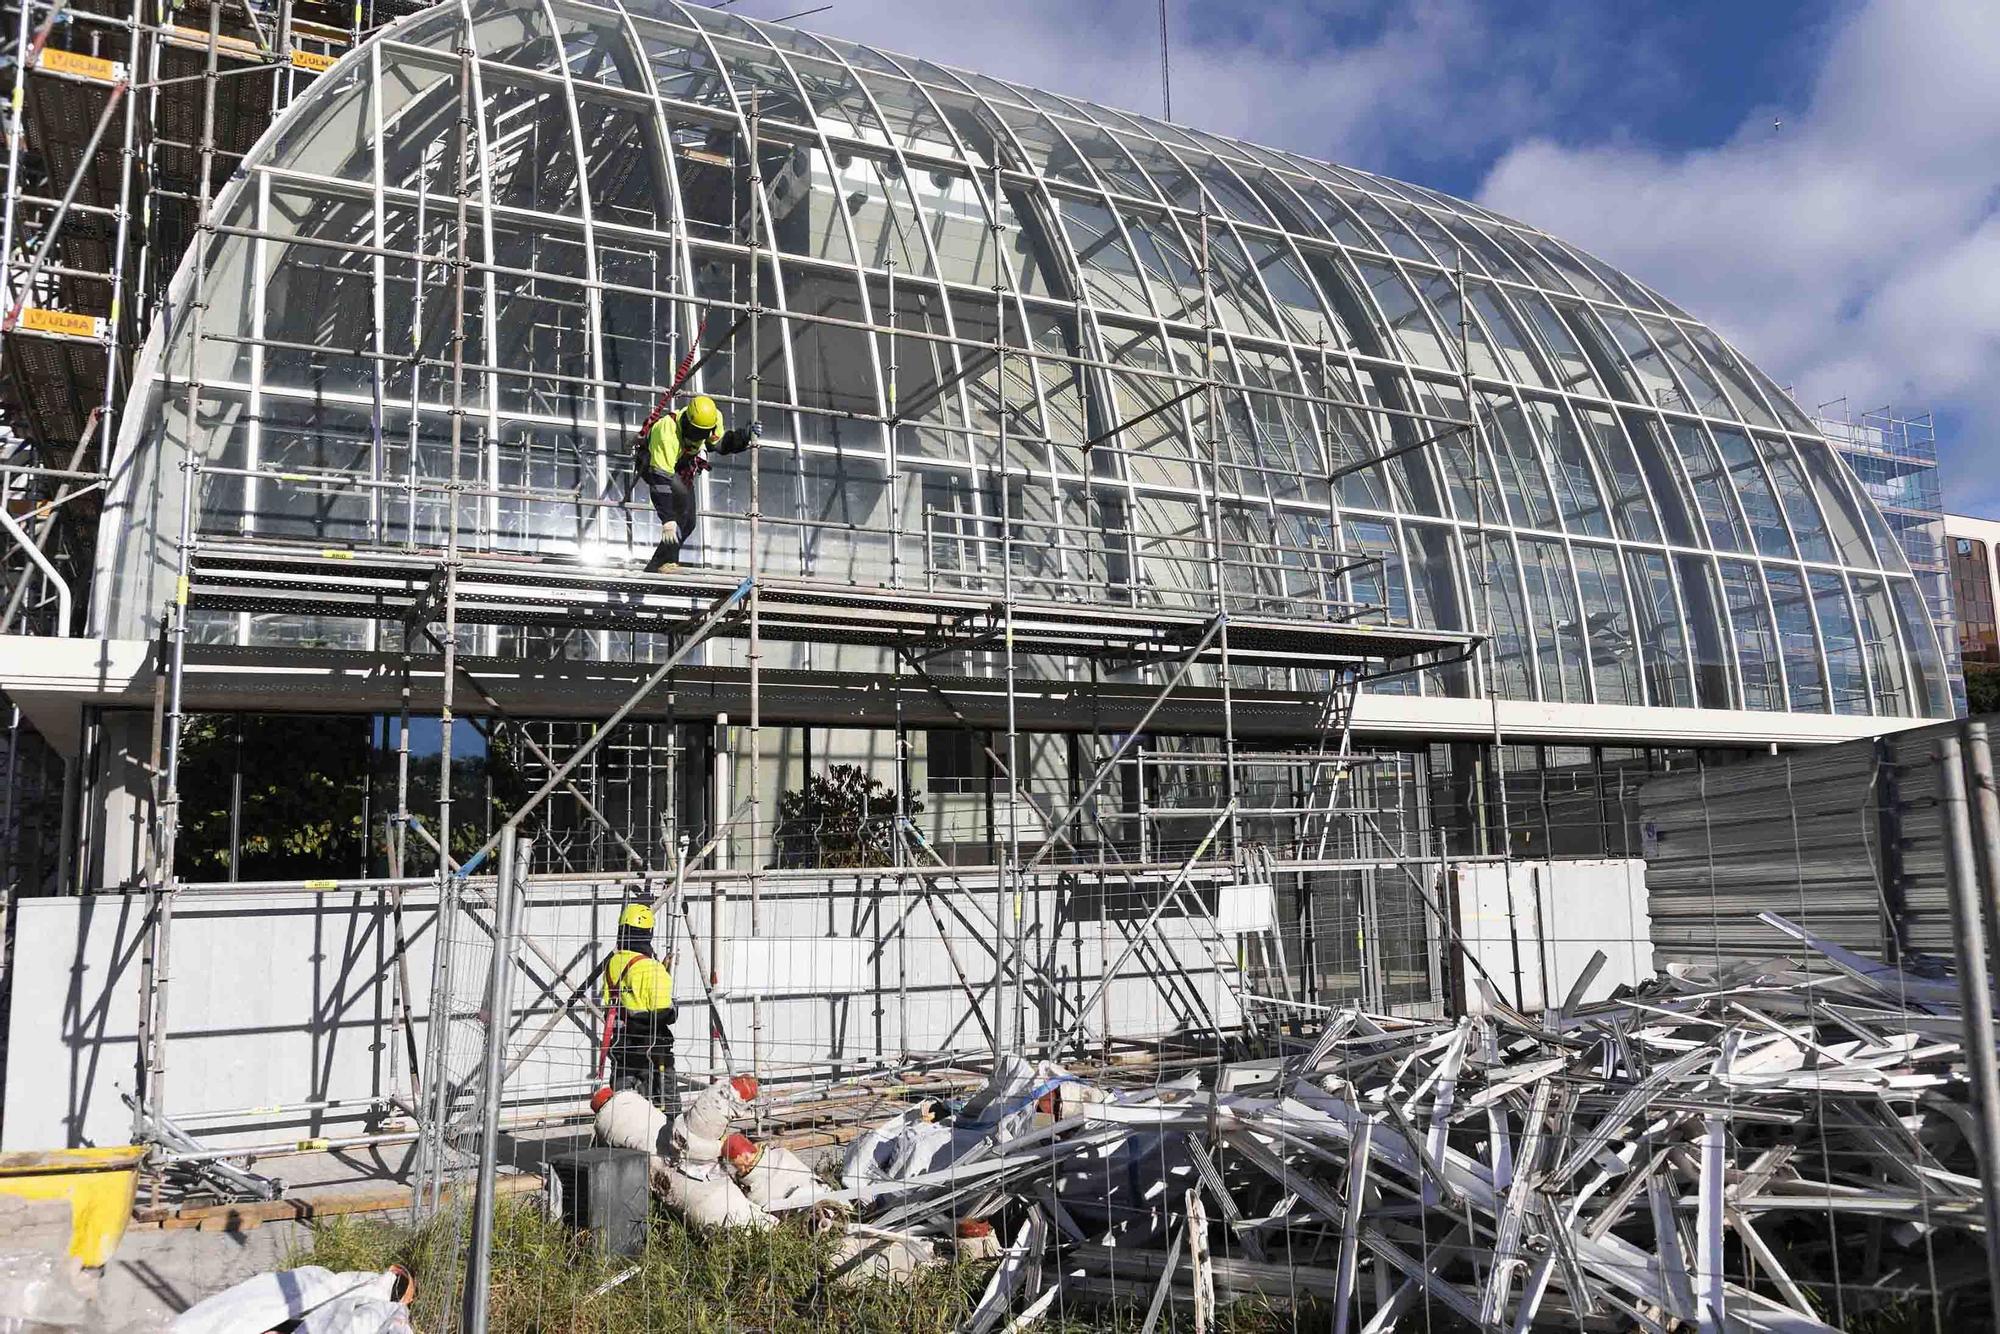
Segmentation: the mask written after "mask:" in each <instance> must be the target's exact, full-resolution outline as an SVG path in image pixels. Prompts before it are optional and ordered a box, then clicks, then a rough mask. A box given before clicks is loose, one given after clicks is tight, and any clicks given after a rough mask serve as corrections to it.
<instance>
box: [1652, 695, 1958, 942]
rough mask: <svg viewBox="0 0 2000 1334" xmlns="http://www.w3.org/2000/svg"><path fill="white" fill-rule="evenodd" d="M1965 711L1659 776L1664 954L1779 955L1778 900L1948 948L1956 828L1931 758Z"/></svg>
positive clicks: (1823, 930)
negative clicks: (1898, 926)
mask: <svg viewBox="0 0 2000 1334" xmlns="http://www.w3.org/2000/svg"><path fill="white" fill-rule="evenodd" d="M1959 726H1960V724H1959V723H1957V722H1948V723H1937V724H1933V725H1931V726H1928V727H1921V728H1914V729H1911V730H1909V731H1904V732H1894V733H1890V734H1888V735H1886V736H1882V737H1877V738H1872V739H1868V740H1862V741H1851V742H1845V743H1842V744H1840V745H1836V746H1826V747H1822V748H1820V749H1817V750H1808V751H1798V752H1795V753H1791V754H1786V755H1776V756H1771V757H1768V758H1764V759H1757V760H1750V761H1746V762H1744V763H1741V764H1733V765H1725V766H1720V767H1711V768H1704V769H1701V770H1698V771H1695V772H1691V773H1686V774H1674V775H1670V776H1665V777H1661V778H1656V779H1654V780H1653V781H1652V782H1650V783H1647V784H1646V785H1645V786H1644V787H1643V788H1641V789H1640V790H1639V795H1638V810H1639V824H1640V831H1641V842H1642V848H1643V851H1644V853H1645V857H1646V863H1647V866H1646V883H1647V887H1648V889H1649V891H1650V893H1651V898H1652V915H1653V943H1654V945H1655V946H1656V947H1657V949H1658V957H1659V960H1660V962H1661V963H1663V964H1664V963H1669V962H1673V961H1676V960H1700V961H1705V962H1714V961H1717V960H1722V959H1731V958H1736V959H1746V958H1747V959H1756V958H1768V957H1773V956H1776V955H1781V954H1784V953H1786V949H1785V945H1786V942H1785V940H1784V938H1783V937H1781V936H1779V935H1778V934H1777V933H1776V932H1775V931H1772V930H1771V929H1770V928H1769V927H1767V926H1765V925H1764V924H1763V923H1761V922H1759V921H1758V920H1757V914H1758V913H1760V912H1777V913H1781V914H1783V915H1784V916H1786V917H1789V918H1791V919H1792V920H1794V921H1796V922H1798V923H1800V924H1801V925H1803V926H1805V927H1806V928H1807V929H1809V930H1811V931H1813V932H1815V933H1817V934H1819V935H1821V936H1824V937H1826V938H1828V939H1830V940H1833V941H1837V942H1838V943H1840V944H1842V945H1845V946H1847V947H1848V948H1850V949H1854V950H1859V951H1862V952H1864V953H1867V954H1871V955H1878V956H1879V955H1882V954H1884V953H1885V951H1886V949H1887V947H1888V921H1889V918H1888V911H1887V905H1888V904H1889V903H1890V901H1891V899H1892V897H1893V893H1892V892H1893V891H1894V890H1896V889H1898V888H1900V897H1901V899H1902V903H1903V908H1902V915H1901V919H1902V923H1903V938H1904V941H1905V942H1906V944H1907V947H1908V948H1909V949H1910V950H1912V951H1914V952H1917V953H1921V954H1930V955H1937V956H1942V957H1944V958H1949V957H1950V955H1951V952H1952V940H1951V934H1950V913H1949V909H1948V907H1947V904H1946V898H1945V881H1944V838H1943V830H1942V827H1941V825H1940V821H1939V811H1938V805H1937V771H1936V766H1935V763H1934V761H1933V758H1932V751H1933V747H1934V746H1935V744H1936V742H1937V740H1938V738H1940V737H1942V736H1945V735H1947V734H1948V733H1950V732H1952V731H1954V730H1955V729H1957V728H1958V727H1959Z"/></svg>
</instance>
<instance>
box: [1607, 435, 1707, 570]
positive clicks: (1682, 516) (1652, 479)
mask: <svg viewBox="0 0 2000 1334" xmlns="http://www.w3.org/2000/svg"><path fill="white" fill-rule="evenodd" d="M1618 416H1619V419H1620V420H1621V421H1623V422H1624V423H1625V429H1626V431H1627V432H1628V433H1629V435H1630V437H1631V440H1632V451H1633V453H1634V454H1636V455H1637V456H1638V459H1639V469H1640V471H1641V472H1643V473H1644V474H1645V475H1646V485H1647V486H1648V487H1649V488H1650V489H1651V491H1652V493H1653V504H1654V505H1655V506H1656V507H1657V508H1658V511H1659V515H1660V522H1661V524H1662V525H1663V526H1664V527H1665V528H1666V530H1667V541H1669V542H1671V543H1673V544H1674V545H1676V546H1684V547H1691V546H1695V545H1696V540H1695V531H1694V518H1693V514H1692V511H1691V507H1690V506H1689V504H1688V499H1687V488H1686V486H1685V484H1684V483H1683V482H1682V480H1681V475H1680V469H1678V468H1676V467H1675V466H1674V462H1673V456H1672V453H1671V452H1670V450H1669V447H1668V445H1667V442H1666V432H1665V431H1664V430H1662V429H1661V427H1660V423H1659V420H1658V419H1657V418H1655V417H1649V416H1645V415H1643V414H1641V413H1637V412H1633V411H1631V410H1629V409H1628V410H1626V411H1623V412H1620V413H1619V414H1618Z"/></svg>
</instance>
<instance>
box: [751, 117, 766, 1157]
mask: <svg viewBox="0 0 2000 1334" xmlns="http://www.w3.org/2000/svg"><path fill="white" fill-rule="evenodd" d="M760 97H761V95H760V94H758V93H755V92H753V93H751V94H750V120H749V127H748V128H749V135H750V142H749V150H748V151H749V156H750V163H749V165H750V421H751V429H753V430H754V429H756V421H757V408H758V400H759V399H760V398H761V397H762V392H763V390H762V386H763V379H764V376H763V362H762V359H761V356H760V344H759V340H758V330H759V326H760V325H761V324H762V323H763V321H762V320H761V319H760V318H759V316H760V315H761V313H762V312H761V311H760V310H759V308H758V303H759V301H760V299H761V297H762V295H763V289H762V270H763V264H764V246H763V239H764V238H763V236H762V234H761V232H762V228H763V208H762V204H763V196H764V174H763V167H762V164H761V163H760V162H759V161H758V158H757V132H758V127H759V125H760V124H761V123H762V118H761V116H760V115H759V111H758V108H759V106H760ZM750 444H751V447H750V559H749V566H750V577H749V579H748V581H747V582H748V584H749V587H750V649H749V658H750V866H749V871H750V938H751V939H752V940H755V939H757V938H758V937H759V936H760V935H762V934H763V886H762V882H761V881H760V880H759V878H758V875H757V869H758V867H759V865H760V864H762V862H763V860H764V856H763V853H762V852H761V851H760V850H759V849H758V846H757V838H758V833H759V830H758V824H759V819H758V817H759V816H760V815H761V814H762V811H763V805H762V803H763V798H764V794H763V790H762V789H763V781H764V770H763V754H762V752H763V748H764V747H763V722H764V710H763V693H764V692H763V691H761V690H760V689H758V678H759V673H760V671H761V669H762V666H763V660H764V641H763V634H762V631H763V622H762V615H763V602H764V600H763V597H762V596H761V594H760V592H759V583H760V581H759V579H758V574H759V573H760V569H761V567H760V564H759V558H758V551H757V548H758V545H759V537H760V533H761V525H760V524H759V523H758V518H759V516H758V513H757V511H758V508H759V505H758V500H759V496H758V490H757V479H758V476H759V472H760V470H759V468H758V467H757V456H758V454H759V453H761V452H762V451H761V450H759V449H758V447H757V442H756V441H755V440H752V441H751V442H750ZM764 991H765V988H763V987H759V988H758V989H757V990H756V991H755V992H754V993H752V995H751V997H750V1073H751V1074H752V1075H753V1076H756V1077H758V1078H762V1077H763V1074H764ZM758 1125H759V1128H760V1129H761V1128H762V1125H763V1117H762V1114H761V1112H760V1113H759V1117H758Z"/></svg>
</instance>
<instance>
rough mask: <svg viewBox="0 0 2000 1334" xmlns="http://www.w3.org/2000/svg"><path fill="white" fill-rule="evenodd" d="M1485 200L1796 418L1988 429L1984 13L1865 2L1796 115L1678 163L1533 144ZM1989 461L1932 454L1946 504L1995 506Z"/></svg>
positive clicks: (1999, 255) (1997, 47)
mask: <svg viewBox="0 0 2000 1334" xmlns="http://www.w3.org/2000/svg"><path fill="white" fill-rule="evenodd" d="M1780 118H1781V119H1782V120H1783V122H1784V123H1783V125H1782V126H1781V127H1778V128H1773V125H1772V121H1773V119H1780ZM1480 199H1481V201H1482V202H1484V203H1486V204H1489V205H1491V206H1492V207H1494V208H1496V209H1499V210H1500V211H1502V212H1505V213H1508V214H1510V215H1512V216H1514V217H1517V218H1520V219H1522V220H1523V221H1526V222H1530V223H1533V224H1535V225H1537V226H1540V227H1544V228H1546V229H1547V230H1549V231H1551V232H1554V233H1555V234H1557V235H1559V236H1562V237H1564V238H1565V239H1567V240H1571V241H1574V242H1575V243H1577V244H1579V245H1581V246H1583V247H1585V248H1586V249H1589V250H1591V251H1592V252H1594V253H1596V254H1598V255H1601V256H1602V257H1604V258H1605V259H1606V260H1608V261H1610V262H1612V263H1614V264H1617V265H1619V266H1620V267H1623V268H1625V269H1627V270H1628V271H1630V272H1632V273H1633V274H1635V275H1636V276H1638V277H1639V278H1641V279H1643V280H1645V281H1647V282H1649V283H1651V284H1652V285H1653V286H1655V287H1657V288H1658V289H1659V290H1660V291H1661V292H1663V293H1665V294H1666V295H1668V296H1670V297H1671V298H1672V299H1673V300H1674V301H1675V302H1676V303H1677V304H1679V305H1681V306H1682V307H1683V308H1685V309H1687V310H1688V311H1689V312H1690V313H1692V314H1694V315H1696V316H1697V317H1699V318H1702V319H1705V320H1708V321H1710V322H1712V323H1714V324H1715V325H1716V326H1717V327H1718V328H1720V329H1721V330H1722V332H1723V333H1724V334H1725V335H1726V336H1728V337H1729V338H1731V340H1732V341H1734V342H1736V343H1737V344H1738V345H1739V346H1741V347H1742V348H1743V350H1744V351H1745V352H1746V353H1747V354H1748V355H1749V356H1750V357H1751V358H1752V359H1753V360H1755V361H1757V362H1758V363H1759V364H1760V365H1762V366H1763V367H1764V368H1765V369H1766V370H1768V371H1770V372H1771V374H1772V375H1773V376H1774V377H1776V378H1777V379H1778V380H1779V381H1780V382H1783V383H1790V384H1793V385H1796V386H1797V395H1798V397H1799V399H1800V400H1801V401H1802V402H1803V403H1804V404H1805V405H1806V406H1807V407H1808V408H1811V407H1812V406H1813V404H1815V403H1816V402H1823V401H1828V400H1832V399H1835V398H1838V397H1841V396H1846V397H1847V398H1848V400H1849V403H1850V404H1851V405H1853V406H1854V407H1856V408H1857V409H1858V408H1862V407H1878V406H1882V405H1885V404H1894V405H1895V406H1896V407H1898V408H1902V409H1912V410H1919V409H1924V408H1936V409H1939V410H1942V411H1944V412H1948V413H1950V414H1952V415H1953V416H1954V417H1955V418H1956V419H1958V420H1961V421H1969V422H1973V423H1980V424H1983V423H1985V422H1990V421H1992V420H1994V419H1995V417H1996V415H2000V376H1995V375H1994V373H1993V368H1994V365H1995V356H1996V353H2000V218H1996V215H1995V211H1994V210H1995V204H1996V201H2000V20H1997V19H1996V14H1995V11H1994V9H1993V7H1992V4H1991V0H1869V2H1868V3H1866V4H1863V5H1860V6H1858V7H1856V8H1855V9H1854V10H1852V11H1851V13H1850V14H1849V15H1848V17H1847V18H1846V20H1845V21H1844V22H1843V23H1842V24H1841V25H1840V26H1839V28H1838V29H1837V30H1836V31H1835V33H1834V34H1833V36H1832V40H1831V41H1830V43H1829V44H1828V45H1827V47H1826V51H1825V57H1824V60H1823V62H1822V64H1821V66H1820V69H1819V71H1818V73H1817V76H1816V77H1815V79H1814V81H1813V84H1812V88H1811V91H1810V94H1809V96H1808V98H1807V100H1806V103H1805V105H1803V106H1802V107H1800V108H1797V109H1795V110H1782V111H1777V112H1772V113H1760V114H1758V115H1755V116H1752V117H1750V118H1748V119H1747V120H1746V121H1745V122H1744V124H1743V125H1742V126H1741V127H1740V128H1739V130H1738V131H1737V132H1736V134H1735V135H1734V136H1733V137H1732V138H1731V139H1730V140H1729V141H1728V142H1726V143H1724V144H1721V145H1718V146H1715V147H1712V148H1705V149H1701V150H1697V151H1693V152H1685V153H1668V152H1661V151H1659V150H1655V149H1650V148H1645V147H1635V146H1631V145H1611V144H1597V145H1591V144H1584V145H1574V144H1562V143H1557V142H1554V141H1551V140H1548V139H1536V140H1531V141H1529V142H1526V143H1522V144H1520V145H1518V146H1516V147H1515V148H1513V149H1512V150H1510V151H1509V152H1507V153H1506V154H1505V156H1503V157H1502V158H1501V160H1500V161H1499V162H1498V163H1497V164H1496V165H1495V167H1494V168H1493V171H1492V172H1491V174H1490V175H1489V177H1488V179H1487V181H1486V183H1485V186H1484V187H1483V188H1482V190H1481V191H1480ZM1991 458H1992V451H1991V447H1990V445H1989V444H1988V442H1987V441H1986V440H1985V439H1983V438H1980V437H1977V436H1974V437H1971V438H1966V439H1961V440H1957V441H1947V442H1946V480H1947V496H1948V499H1949V500H1950V503H1952V504H1953V505H1955V506H1961V507H1974V506H1985V507H1989V508H1991V507H1994V506H2000V470H1997V469H1995V468H1993V466H1992V463H1991Z"/></svg>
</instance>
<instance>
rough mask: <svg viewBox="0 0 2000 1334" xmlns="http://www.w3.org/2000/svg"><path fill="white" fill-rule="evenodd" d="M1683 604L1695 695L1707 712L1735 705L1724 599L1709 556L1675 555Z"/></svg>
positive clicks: (1675, 565)
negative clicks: (1691, 637) (1689, 635)
mask: <svg viewBox="0 0 2000 1334" xmlns="http://www.w3.org/2000/svg"><path fill="white" fill-rule="evenodd" d="M1674 567H1675V570H1676V572H1677V573H1678V574H1679V575H1680V581H1681V605H1682V607H1684V608H1685V609H1686V610H1687V621H1688V628H1689V629H1690V630H1692V631H1693V632H1694V681H1695V695H1696V698H1697V699H1699V700H1700V702H1701V707H1702V708H1704V709H1726V708H1729V707H1730V706H1731V705H1732V704H1733V703H1734V702H1735V700H1734V697H1733V692H1732V691H1731V690H1730V688H1729V678H1730V676H1731V672H1730V655H1729V650H1728V648H1727V647H1725V644H1726V640H1725V638H1724V636H1723V633H1722V610H1721V604H1722V599H1721V597H1720V594H1719V591H1718V589H1717V588H1716V583H1715V566H1714V564H1713V563H1712V562H1711V561H1710V560H1709V558H1708V557H1706V556H1676V557H1675V558H1674Z"/></svg>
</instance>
